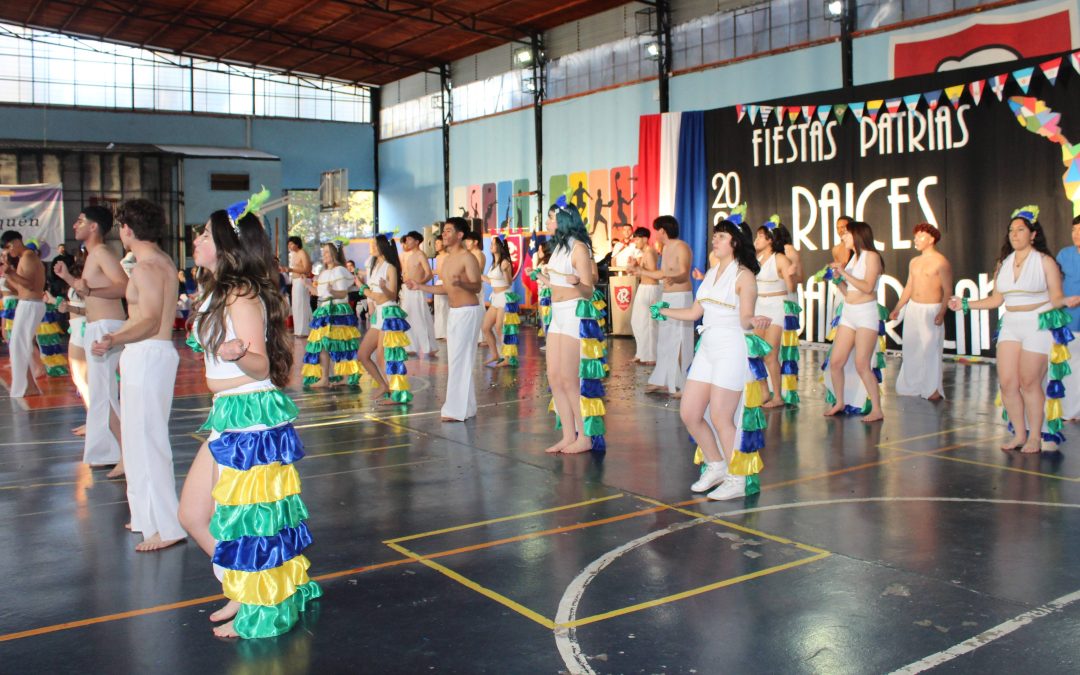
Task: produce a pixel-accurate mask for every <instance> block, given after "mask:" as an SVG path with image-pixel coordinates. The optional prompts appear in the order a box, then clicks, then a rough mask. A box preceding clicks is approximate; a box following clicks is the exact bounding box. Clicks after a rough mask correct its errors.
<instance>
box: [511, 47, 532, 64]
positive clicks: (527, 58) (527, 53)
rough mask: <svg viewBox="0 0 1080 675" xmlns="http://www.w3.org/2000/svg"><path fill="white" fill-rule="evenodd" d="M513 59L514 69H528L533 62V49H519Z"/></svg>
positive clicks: (515, 51)
mask: <svg viewBox="0 0 1080 675" xmlns="http://www.w3.org/2000/svg"><path fill="white" fill-rule="evenodd" d="M512 59H513V66H514V68H528V67H529V66H531V65H532V62H533V50H532V47H518V48H517V49H515V50H514V52H513V56H512Z"/></svg>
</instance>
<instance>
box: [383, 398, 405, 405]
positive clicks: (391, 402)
mask: <svg viewBox="0 0 1080 675" xmlns="http://www.w3.org/2000/svg"><path fill="white" fill-rule="evenodd" d="M378 405H405V404H404V403H398V402H397V401H395V400H394V399H392V398H384V399H383V400H381V401H379V403H378Z"/></svg>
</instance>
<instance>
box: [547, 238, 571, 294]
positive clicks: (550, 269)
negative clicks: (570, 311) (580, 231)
mask: <svg viewBox="0 0 1080 675" xmlns="http://www.w3.org/2000/svg"><path fill="white" fill-rule="evenodd" d="M577 243H578V240H577V239H573V238H571V239H570V240H569V241H567V242H566V247H565V248H563V247H561V246H560V247H557V248H555V250H553V251H552V252H551V259H550V260H548V263H547V273H548V279H550V280H551V286H552V288H556V287H558V288H572V287H573V286H572V284H570V283H569V282H567V281H566V277H568V276H570V275H576V274H577V272H576V271H575V270H574V262H573V259H572V258H571V255H570V254H571V253H572V252H573V250H574V246H575V245H576V244H577Z"/></svg>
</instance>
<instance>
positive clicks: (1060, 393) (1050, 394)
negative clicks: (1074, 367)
mask: <svg viewBox="0 0 1080 675" xmlns="http://www.w3.org/2000/svg"><path fill="white" fill-rule="evenodd" d="M1046 396H1047V398H1065V385H1064V384H1063V383H1062V382H1061V380H1050V382H1048V383H1047V385H1046Z"/></svg>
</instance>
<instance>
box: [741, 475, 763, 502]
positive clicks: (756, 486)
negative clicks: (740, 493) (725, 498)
mask: <svg viewBox="0 0 1080 675" xmlns="http://www.w3.org/2000/svg"><path fill="white" fill-rule="evenodd" d="M759 492H761V478H760V477H759V476H758V474H756V473H755V474H754V475H752V476H747V477H746V492H745V493H744V494H745V496H747V497H749V496H750V495H756V494H757V493H759Z"/></svg>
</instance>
